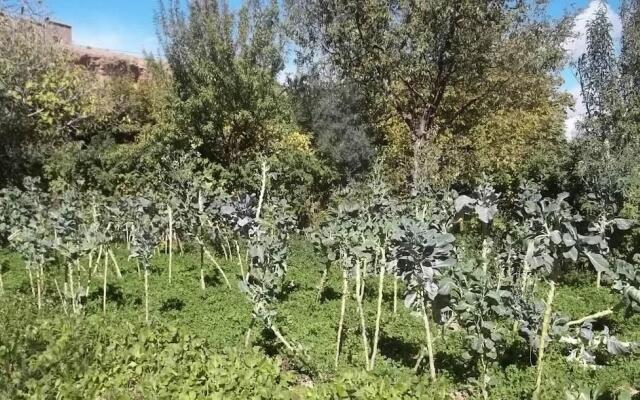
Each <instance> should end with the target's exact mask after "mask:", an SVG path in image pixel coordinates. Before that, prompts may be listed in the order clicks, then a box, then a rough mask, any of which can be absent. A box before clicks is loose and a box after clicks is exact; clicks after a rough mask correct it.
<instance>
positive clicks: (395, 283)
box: [393, 274, 398, 315]
mask: <svg viewBox="0 0 640 400" xmlns="http://www.w3.org/2000/svg"><path fill="white" fill-rule="evenodd" d="M396 314H398V277H397V276H395V274H394V275H393V315H396Z"/></svg>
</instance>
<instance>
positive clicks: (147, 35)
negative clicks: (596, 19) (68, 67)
mask: <svg viewBox="0 0 640 400" xmlns="http://www.w3.org/2000/svg"><path fill="white" fill-rule="evenodd" d="M184 1H186V0H184ZM452 1H455V0H452ZM600 1H601V0H569V1H566V0H551V1H550V5H549V14H550V15H551V16H553V17H560V16H562V15H564V14H565V13H567V12H569V13H578V17H577V19H576V26H575V28H574V35H576V36H577V37H576V38H575V39H573V40H571V41H570V42H568V43H567V44H566V46H565V47H566V48H567V51H568V54H569V58H575V57H576V56H577V55H578V54H580V53H582V51H584V46H585V43H584V37H583V36H581V35H580V34H581V33H583V32H584V27H585V24H586V21H588V20H589V18H590V16H591V15H593V12H594V10H595V9H596V8H597V4H598V3H599V2H600ZM45 3H46V4H47V5H48V8H49V11H50V13H51V17H52V19H54V20H56V21H60V22H64V23H67V24H69V25H71V26H73V40H74V42H75V43H76V44H80V45H86V46H92V47H98V48H105V49H111V50H118V51H121V52H127V53H133V54H142V52H143V51H147V52H157V51H158V47H159V46H158V40H157V37H156V29H155V25H154V13H155V11H156V10H157V8H158V0H108V1H107V0H48V1H45ZM229 3H230V4H231V6H232V7H234V8H236V7H238V6H239V5H240V4H241V3H242V0H230V1H229ZM606 3H608V8H609V16H610V18H611V19H612V22H613V25H614V32H613V36H614V38H618V37H619V34H620V21H619V17H618V15H617V13H618V12H619V8H620V0H608V1H606ZM287 69H288V70H291V69H293V66H292V65H291V63H289V65H288V68H287ZM562 76H563V78H564V80H565V83H564V85H563V88H564V89H565V90H567V91H568V92H570V93H571V94H572V95H573V96H574V97H575V98H576V103H577V104H576V107H575V109H573V110H569V111H568V116H567V131H568V136H571V131H572V126H573V125H574V124H575V121H576V120H577V119H578V118H579V117H580V115H581V113H582V112H583V111H582V108H581V102H580V96H579V93H578V85H577V82H576V80H575V77H574V74H573V72H572V71H571V70H570V69H569V68H566V69H565V70H564V71H563V73H562Z"/></svg>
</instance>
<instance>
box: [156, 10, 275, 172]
mask: <svg viewBox="0 0 640 400" xmlns="http://www.w3.org/2000/svg"><path fill="white" fill-rule="evenodd" d="M181 3H182V2H181V1H180V0H169V1H168V3H167V4H165V3H164V2H163V1H161V3H160V11H159V14H158V17H157V23H158V26H159V37H160V41H161V44H162V46H163V48H164V53H165V56H166V59H167V64H168V66H169V68H170V69H171V72H172V74H173V79H174V90H175V92H176V94H177V97H178V102H177V103H178V104H177V112H176V113H175V115H176V116H177V118H178V120H177V129H176V132H174V134H173V136H172V137H170V140H172V141H173V143H174V144H175V145H177V146H178V147H182V148H187V149H188V148H196V149H198V150H199V151H200V152H201V153H202V154H203V155H205V156H206V157H207V158H209V159H210V160H212V161H217V162H220V163H221V164H223V165H228V164H229V163H232V162H236V161H238V160H239V159H240V158H241V157H242V156H243V155H246V153H247V152H251V151H256V150H259V149H263V148H264V146H265V144H268V139H269V138H270V137H272V136H275V135H277V134H278V133H279V132H278V130H277V126H276V125H277V123H278V122H279V121H281V120H283V119H286V118H287V114H286V113H285V112H284V111H283V102H284V96H283V95H282V94H283V91H282V90H281V89H280V88H279V87H278V84H277V81H276V77H277V75H278V73H279V72H280V71H281V70H282V69H283V66H284V63H283V57H282V52H283V40H282V36H281V34H280V30H279V11H278V3H277V1H275V0H271V1H269V2H266V4H265V3H263V2H262V1H260V0H251V1H248V2H247V3H246V4H245V5H244V6H243V7H242V8H241V9H240V11H239V12H237V13H234V12H232V11H231V10H230V9H229V5H228V4H227V2H226V1H221V2H219V1H214V0H208V1H192V2H189V5H188V6H187V8H188V12H185V11H184V9H183V7H182V4H181Z"/></svg>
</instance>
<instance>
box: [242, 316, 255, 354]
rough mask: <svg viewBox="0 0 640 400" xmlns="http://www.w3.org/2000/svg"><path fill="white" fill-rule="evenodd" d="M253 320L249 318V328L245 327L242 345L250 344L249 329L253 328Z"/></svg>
mask: <svg viewBox="0 0 640 400" xmlns="http://www.w3.org/2000/svg"><path fill="white" fill-rule="evenodd" d="M253 323H254V320H253V318H251V322H250V323H249V328H247V333H246V334H245V335H244V347H247V348H248V347H249V345H250V344H251V329H252V328H253Z"/></svg>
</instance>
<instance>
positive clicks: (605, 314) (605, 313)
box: [566, 310, 613, 327]
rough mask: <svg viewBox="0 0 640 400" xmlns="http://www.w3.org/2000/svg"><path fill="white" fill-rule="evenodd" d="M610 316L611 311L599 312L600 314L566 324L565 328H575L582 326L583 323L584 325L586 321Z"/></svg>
mask: <svg viewBox="0 0 640 400" xmlns="http://www.w3.org/2000/svg"><path fill="white" fill-rule="evenodd" d="M611 314H613V310H604V311H600V312H597V313H595V314H591V315H587V316H586V317H583V318H580V319H577V320H575V321H570V322H567V325H566V326H567V327H569V326H577V325H578V326H579V325H582V324H583V323H585V322H587V321H592V320H596V319H600V318H604V317H606V316H609V315H611Z"/></svg>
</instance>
